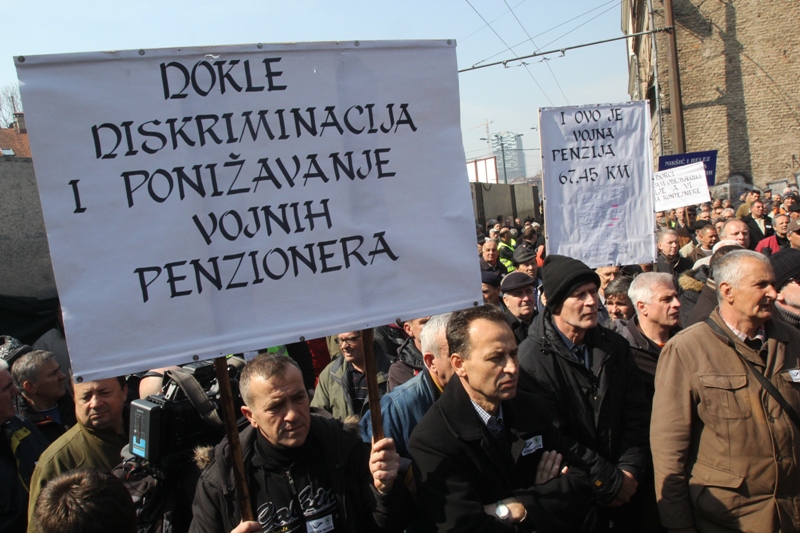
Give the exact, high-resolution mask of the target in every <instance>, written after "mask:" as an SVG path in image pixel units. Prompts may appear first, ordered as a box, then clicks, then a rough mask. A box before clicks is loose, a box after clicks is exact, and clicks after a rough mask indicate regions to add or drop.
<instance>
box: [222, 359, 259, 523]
mask: <svg viewBox="0 0 800 533" xmlns="http://www.w3.org/2000/svg"><path fill="white" fill-rule="evenodd" d="M214 366H215V368H216V370H217V383H219V394H220V403H221V404H222V411H223V415H224V416H223V418H224V419H225V433H226V434H227V436H228V447H229V448H230V450H231V459H232V460H233V479H234V483H235V485H236V497H237V498H238V500H239V509H241V513H242V521H244V522H247V521H250V520H253V508H252V507H251V506H250V489H249V488H248V486H247V481H246V477H245V474H244V460H243V459H242V446H241V445H240V444H239V428H238V427H237V425H236V418H237V417H236V413H235V412H234V410H233V394H232V393H231V379H230V375H229V374H228V359H227V358H226V357H217V358H216V359H214Z"/></svg>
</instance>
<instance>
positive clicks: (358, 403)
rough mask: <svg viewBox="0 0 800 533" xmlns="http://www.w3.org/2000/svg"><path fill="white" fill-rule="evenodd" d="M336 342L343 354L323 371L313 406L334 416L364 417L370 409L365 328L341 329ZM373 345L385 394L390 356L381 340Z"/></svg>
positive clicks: (341, 418) (382, 390) (376, 365)
mask: <svg viewBox="0 0 800 533" xmlns="http://www.w3.org/2000/svg"><path fill="white" fill-rule="evenodd" d="M336 344H338V345H339V346H340V347H341V349H342V356H341V357H337V358H336V359H334V360H333V361H331V362H330V364H329V365H328V366H326V367H325V369H324V370H323V371H322V373H321V374H320V375H319V383H318V384H317V389H316V391H315V392H314V399H313V400H312V401H311V407H318V408H320V409H325V410H326V411H328V412H329V413H331V414H332V415H333V417H334V418H338V419H339V420H342V421H344V419H345V418H347V417H348V416H352V415H355V416H357V417H358V418H361V416H362V415H363V414H364V412H365V411H366V410H367V409H369V404H368V402H367V377H366V375H365V373H364V370H365V369H364V344H363V342H362V339H361V332H360V331H348V332H347V333H339V335H337V337H336ZM373 349H374V351H375V368H376V369H377V371H378V388H379V389H380V393H381V396H383V395H384V394H385V393H386V386H387V382H388V380H389V358H388V357H387V356H386V354H385V353H384V352H383V350H381V348H380V346H379V345H378V344H377V343H374V344H373Z"/></svg>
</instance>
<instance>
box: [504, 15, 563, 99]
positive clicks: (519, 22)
mask: <svg viewBox="0 0 800 533" xmlns="http://www.w3.org/2000/svg"><path fill="white" fill-rule="evenodd" d="M503 3H504V4H505V5H506V7H507V8H508V10H509V11H511V14H512V15H514V20H516V21H517V24H519V27H520V28H522V31H524V32H525V35H527V36H528V39H529V40H530V41H531V44H532V45H533V48H534V49H535V50H536V51H537V52H538V51H539V47H538V46H536V43H535V42H534V41H533V37H531V34H530V33H528V30H526V29H525V26H524V25H523V24H522V21H521V20H519V17H518V16H517V14H516V13H514V10H513V9H511V6H510V5H508V1H507V0H503ZM545 65H547V70H549V71H550V75H551V76H553V81H555V82H556V85H557V86H558V90H559V91H561V96H563V97H564V101H565V102H566V103H567V105H569V98H567V95H566V94H564V89H562V88H561V84H560V83H558V78H556V73H555V72H553V69H552V68H550V63H549V62H547V61H546V62H545Z"/></svg>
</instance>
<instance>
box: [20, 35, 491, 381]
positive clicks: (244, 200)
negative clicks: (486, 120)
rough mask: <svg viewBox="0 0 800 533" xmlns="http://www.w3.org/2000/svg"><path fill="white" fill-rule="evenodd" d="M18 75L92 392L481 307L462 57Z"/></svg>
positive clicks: (407, 50) (135, 60) (241, 53)
mask: <svg viewBox="0 0 800 533" xmlns="http://www.w3.org/2000/svg"><path fill="white" fill-rule="evenodd" d="M15 62H16V65H17V70H18V75H19V79H20V84H21V92H22V98H23V101H24V105H25V111H26V120H27V124H28V130H29V135H30V142H31V149H32V151H33V158H34V165H35V170H36V177H37V181H38V184H39V190H40V195H41V201H42V207H43V211H44V216H45V223H46V227H47V233H48V240H49V242H50V249H51V255H52V259H53V267H54V270H55V276H56V282H57V286H58V291H59V296H60V298H61V303H62V309H63V312H64V319H65V326H66V334H67V343H68V346H69V351H70V356H71V359H72V364H73V369H74V371H75V375H76V376H79V377H81V378H82V379H96V378H100V377H107V376H113V375H120V374H125V373H129V372H134V371H141V370H144V369H148V368H155V367H160V366H164V365H169V364H179V363H185V362H189V361H192V360H198V359H206V358H210V357H215V356H219V355H221V354H226V353H234V352H244V351H248V350H255V349H259V348H266V347H269V346H274V345H278V344H284V343H287V342H296V341H298V340H303V339H306V338H307V339H311V338H316V337H320V336H323V335H329V334H333V333H337V332H342V331H348V330H355V329H362V328H367V327H373V326H379V325H382V324H387V323H390V322H393V321H395V320H396V319H398V318H400V319H403V320H405V319H411V318H415V317H419V316H425V315H430V314H433V313H439V312H444V311H449V310H453V309H457V308H463V307H466V306H470V305H473V302H480V301H481V292H480V274H479V267H478V261H477V258H476V257H475V233H474V228H475V221H474V216H473V214H472V209H471V202H470V190H469V183H468V180H467V174H466V171H465V166H464V159H465V157H464V150H463V147H462V144H461V131H460V125H459V98H458V79H457V67H456V51H455V42H454V41H453V42H451V41H413V42H360V43H359V42H341V43H306V44H285V45H262V44H257V45H256V44H254V45H243V46H226V47H207V48H187V49H170V50H166V49H165V50H138V51H136V50H134V51H122V52H100V53H85V54H69V55H50V56H36V57H16V58H15Z"/></svg>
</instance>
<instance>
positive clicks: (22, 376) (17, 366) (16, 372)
mask: <svg viewBox="0 0 800 533" xmlns="http://www.w3.org/2000/svg"><path fill="white" fill-rule="evenodd" d="M55 357H56V356H55V354H54V353H53V352H48V351H46V350H34V351H32V352H28V353H26V354H25V355H23V356H22V357H20V358H19V359H17V360H16V361H14V366H12V367H11V376H12V377H13V378H14V384H16V386H17V387H18V388H19V389H20V390H22V384H23V383H25V382H26V381H31V382H33V383H36V377H37V375H38V374H39V370H41V369H42V367H43V366H44V365H46V364H47V363H49V362H50V361H53V360H54V359H55Z"/></svg>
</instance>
